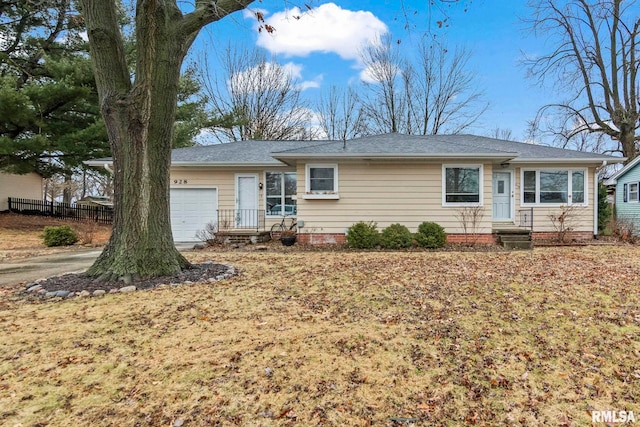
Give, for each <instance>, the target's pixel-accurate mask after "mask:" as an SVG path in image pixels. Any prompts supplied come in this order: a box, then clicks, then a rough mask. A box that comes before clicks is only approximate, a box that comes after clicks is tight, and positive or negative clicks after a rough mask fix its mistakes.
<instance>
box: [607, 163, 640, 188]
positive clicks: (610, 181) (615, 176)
mask: <svg viewBox="0 0 640 427" xmlns="http://www.w3.org/2000/svg"><path fill="white" fill-rule="evenodd" d="M621 158H623V159H625V160H626V159H627V158H626V157H621ZM638 162H640V156H638V157H636V158H635V159H633V160H631V161H630V162H629V163H627V164H626V165H625V166H624V167H623V168H622V169H620V170H619V171H618V172H616V173H614V174H613V176H612V177H611V178H609V179H608V180H607V181H606V182H605V184H606V185H616V184H617V182H618V178H620V177H621V176H623V175H625V174H626V173H627V172H629V171H630V170H631V169H633V167H634V166H635V165H637V164H638ZM618 163H620V162H618Z"/></svg>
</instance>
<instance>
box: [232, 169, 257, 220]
mask: <svg viewBox="0 0 640 427" xmlns="http://www.w3.org/2000/svg"><path fill="white" fill-rule="evenodd" d="M235 222H236V227H238V228H253V227H257V226H258V175H236V215H235Z"/></svg>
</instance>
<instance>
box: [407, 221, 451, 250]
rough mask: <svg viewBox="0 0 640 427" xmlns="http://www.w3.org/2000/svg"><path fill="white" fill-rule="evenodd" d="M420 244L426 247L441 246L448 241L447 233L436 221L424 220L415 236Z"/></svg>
mask: <svg viewBox="0 0 640 427" xmlns="http://www.w3.org/2000/svg"><path fill="white" fill-rule="evenodd" d="M414 237H415V239H416V242H418V245H420V246H423V247H425V248H433V249H435V248H441V247H443V246H444V244H445V243H446V242H447V233H445V232H444V228H442V227H441V226H440V225H439V224H436V223H435V222H423V223H422V224H420V225H419V226H418V232H417V233H416V235H415V236H414Z"/></svg>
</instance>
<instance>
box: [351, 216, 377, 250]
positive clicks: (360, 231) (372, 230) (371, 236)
mask: <svg viewBox="0 0 640 427" xmlns="http://www.w3.org/2000/svg"><path fill="white" fill-rule="evenodd" d="M379 242H380V234H379V233H378V225H377V224H376V223H375V222H363V221H360V222H358V223H355V224H353V225H352V226H351V227H349V230H348V232H347V243H348V244H349V246H351V247H352V248H356V249H371V248H375V247H376V246H377V245H378V243H379Z"/></svg>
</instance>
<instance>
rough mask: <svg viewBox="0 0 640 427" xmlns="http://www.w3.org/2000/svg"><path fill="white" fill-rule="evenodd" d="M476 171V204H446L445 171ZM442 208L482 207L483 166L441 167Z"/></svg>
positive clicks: (452, 165)
mask: <svg viewBox="0 0 640 427" xmlns="http://www.w3.org/2000/svg"><path fill="white" fill-rule="evenodd" d="M454 168H458V169H478V174H479V177H478V186H479V187H480V188H478V201H477V202H447V169H454ZM442 206H446V207H459V206H484V165H482V164H443V165H442Z"/></svg>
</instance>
